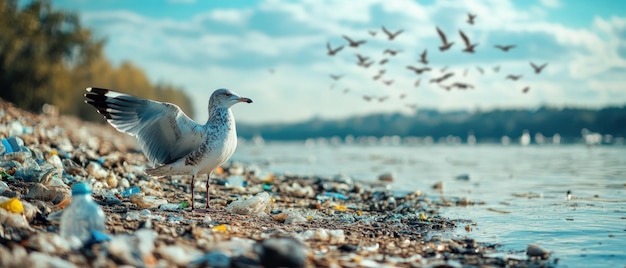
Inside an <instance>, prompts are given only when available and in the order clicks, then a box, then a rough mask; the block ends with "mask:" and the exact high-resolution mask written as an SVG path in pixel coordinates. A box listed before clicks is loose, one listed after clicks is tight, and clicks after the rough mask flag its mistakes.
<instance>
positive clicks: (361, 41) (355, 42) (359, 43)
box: [342, 35, 365, 47]
mask: <svg viewBox="0 0 626 268" xmlns="http://www.w3.org/2000/svg"><path fill="white" fill-rule="evenodd" d="M342 37H343V39H346V41H348V45H349V46H351V47H359V46H360V45H362V44H365V40H359V41H354V40H352V39H350V37H347V36H345V35H342Z"/></svg>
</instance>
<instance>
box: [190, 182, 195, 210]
mask: <svg viewBox="0 0 626 268" xmlns="http://www.w3.org/2000/svg"><path fill="white" fill-rule="evenodd" d="M195 180H196V175H195V174H194V175H191V211H193V210H194V209H195V208H196V207H195V206H194V204H193V194H194V191H193V186H194V184H195Z"/></svg>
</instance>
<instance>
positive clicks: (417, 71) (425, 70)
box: [406, 65, 431, 74]
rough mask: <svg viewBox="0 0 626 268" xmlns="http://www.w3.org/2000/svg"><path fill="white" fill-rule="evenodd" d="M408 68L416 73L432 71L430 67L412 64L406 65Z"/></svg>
mask: <svg viewBox="0 0 626 268" xmlns="http://www.w3.org/2000/svg"><path fill="white" fill-rule="evenodd" d="M406 68H407V69H409V70H411V71H414V72H415V73H416V74H422V73H423V72H427V71H430V70H431V69H430V68H428V67H424V68H417V67H414V66H411V65H407V66H406Z"/></svg>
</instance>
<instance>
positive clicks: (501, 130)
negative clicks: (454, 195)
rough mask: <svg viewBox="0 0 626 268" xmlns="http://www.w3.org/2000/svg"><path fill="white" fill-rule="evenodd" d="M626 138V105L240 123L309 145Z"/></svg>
mask: <svg viewBox="0 0 626 268" xmlns="http://www.w3.org/2000/svg"><path fill="white" fill-rule="evenodd" d="M583 128H587V129H589V130H591V131H594V132H599V133H602V134H611V135H613V136H616V137H626V106H624V107H608V108H603V109H600V110H592V109H582V108H566V109H555V108H546V107H544V108H540V109H538V110H494V111H489V112H480V111H478V112H475V113H470V112H464V111H461V112H445V113H440V112H437V111H435V110H422V111H419V112H417V113H416V114H414V115H402V114H375V115H367V116H358V117H352V118H347V119H343V120H328V121H325V120H321V119H319V118H316V119H312V120H309V121H305V122H300V123H293V124H264V125H246V124H239V125H238V126H237V132H238V134H239V135H240V136H242V137H244V138H251V137H252V136H254V135H261V136H263V138H265V139H267V140H304V139H307V138H317V137H326V138H330V137H332V136H340V137H345V136H347V135H353V136H376V137H382V136H391V135H398V136H402V137H406V136H421V137H425V136H432V137H434V138H435V139H437V138H440V137H446V136H448V135H454V136H460V137H463V138H464V137H466V136H467V134H468V132H469V131H473V132H474V134H475V135H476V137H477V138H478V140H479V141H483V142H484V141H499V140H500V137H502V136H504V135H506V136H509V137H511V138H516V137H519V136H520V135H521V134H522V132H523V131H524V130H525V129H528V130H529V131H530V132H531V133H536V132H541V133H542V134H543V135H545V136H552V135H554V134H555V133H559V134H560V135H561V136H562V137H563V138H564V139H566V140H567V139H569V140H572V139H578V138H579V137H581V129H583Z"/></svg>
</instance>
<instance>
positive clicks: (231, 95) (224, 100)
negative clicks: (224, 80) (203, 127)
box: [209, 88, 252, 108]
mask: <svg viewBox="0 0 626 268" xmlns="http://www.w3.org/2000/svg"><path fill="white" fill-rule="evenodd" d="M239 102H245V103H252V100H251V99H249V98H244V97H241V96H239V95H238V94H237V93H235V92H232V91H230V90H228V89H224V88H221V89H218V90H216V91H214V92H213V94H211V98H210V99H209V107H211V106H214V105H216V106H224V107H229V108H230V106H233V105H235V104H237V103H239Z"/></svg>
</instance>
